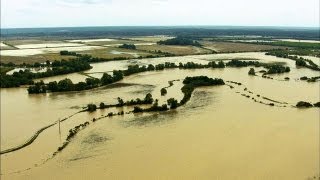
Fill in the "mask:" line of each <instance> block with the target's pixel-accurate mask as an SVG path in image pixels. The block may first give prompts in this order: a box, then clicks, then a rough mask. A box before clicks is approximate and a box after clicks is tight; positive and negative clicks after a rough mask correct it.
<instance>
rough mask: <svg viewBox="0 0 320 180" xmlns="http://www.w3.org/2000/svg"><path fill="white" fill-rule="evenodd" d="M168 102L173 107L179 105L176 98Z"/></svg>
mask: <svg viewBox="0 0 320 180" xmlns="http://www.w3.org/2000/svg"><path fill="white" fill-rule="evenodd" d="M167 102H168V104H169V106H170V108H171V109H176V108H177V107H178V106H179V103H178V101H177V100H176V99H174V98H170V99H168V100H167Z"/></svg>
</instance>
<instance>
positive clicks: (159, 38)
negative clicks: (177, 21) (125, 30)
mask: <svg viewBox="0 0 320 180" xmlns="http://www.w3.org/2000/svg"><path fill="white" fill-rule="evenodd" d="M172 38H174V37H172V36H161V35H160V36H136V37H129V38H127V39H130V40H134V41H148V42H158V41H164V40H168V39H172Z"/></svg>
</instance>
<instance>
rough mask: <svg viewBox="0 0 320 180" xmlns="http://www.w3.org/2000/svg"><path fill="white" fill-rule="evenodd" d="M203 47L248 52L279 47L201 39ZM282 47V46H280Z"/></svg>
mask: <svg viewBox="0 0 320 180" xmlns="http://www.w3.org/2000/svg"><path fill="white" fill-rule="evenodd" d="M200 43H202V44H203V45H204V47H205V48H208V49H211V50H214V51H217V52H250V51H265V50H270V49H277V48H279V47H276V46H269V45H258V44H246V43H235V42H217V41H201V42H200ZM282 48H283V47H282Z"/></svg>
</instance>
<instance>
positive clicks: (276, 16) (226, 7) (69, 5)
mask: <svg viewBox="0 0 320 180" xmlns="http://www.w3.org/2000/svg"><path fill="white" fill-rule="evenodd" d="M119 25H120V26H121V25H124V26H134V25H148V26H151V25H234V26H238V25H241V26H242V25H243V26H247V25H250V26H306V27H319V0H1V27H2V28H8V27H12V28H13V27H57V26H60V27H61V26H119Z"/></svg>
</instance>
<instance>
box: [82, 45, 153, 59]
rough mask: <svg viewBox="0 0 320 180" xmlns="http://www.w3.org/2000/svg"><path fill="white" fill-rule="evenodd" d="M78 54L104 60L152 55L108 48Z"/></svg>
mask: <svg viewBox="0 0 320 180" xmlns="http://www.w3.org/2000/svg"><path fill="white" fill-rule="evenodd" d="M112 51H116V52H121V54H114V53H112ZM79 53H80V54H89V55H91V56H93V57H98V58H106V59H112V58H116V57H126V58H135V56H142V57H145V56H148V55H152V53H147V52H142V51H138V50H129V49H122V48H117V47H108V48H104V49H94V50H88V51H81V52H79Z"/></svg>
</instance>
